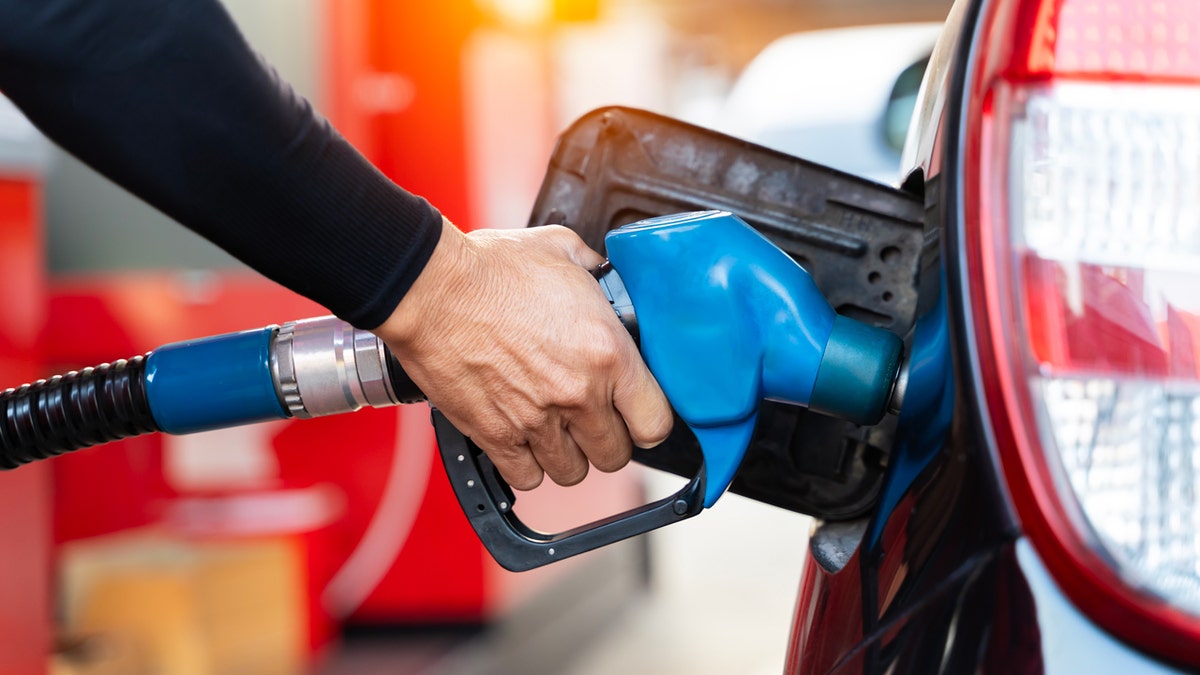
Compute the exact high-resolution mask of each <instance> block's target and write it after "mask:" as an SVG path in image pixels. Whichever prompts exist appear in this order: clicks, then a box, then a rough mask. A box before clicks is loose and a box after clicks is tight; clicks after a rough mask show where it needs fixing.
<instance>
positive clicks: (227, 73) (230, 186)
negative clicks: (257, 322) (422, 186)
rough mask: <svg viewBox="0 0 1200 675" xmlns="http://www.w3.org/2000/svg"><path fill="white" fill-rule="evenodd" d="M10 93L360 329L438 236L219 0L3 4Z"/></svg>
mask: <svg viewBox="0 0 1200 675" xmlns="http://www.w3.org/2000/svg"><path fill="white" fill-rule="evenodd" d="M0 91H3V92H4V93H5V94H6V95H8V96H9V97H10V98H11V99H13V101H14V102H15V103H16V104H17V105H18V106H19V107H21V108H22V109H23V110H24V111H25V113H26V114H27V115H28V116H29V117H30V119H32V120H33V121H34V123H35V124H37V125H38V126H39V127H40V128H41V129H42V130H43V131H44V132H45V133H46V134H47V135H48V136H49V137H50V138H51V139H53V140H54V141H55V142H57V143H59V144H60V145H62V146H63V147H64V148H65V149H67V150H68V151H70V152H71V153H72V154H75V155H76V156H78V157H79V158H80V159H82V160H83V161H85V162H87V163H88V164H90V165H92V166H93V167H94V168H96V169H97V170H98V171H100V172H101V173H103V174H105V175H106V176H108V177H109V178H111V179H112V180H114V181H115V182H117V183H118V184H120V185H122V186H123V187H125V188H126V189H128V190H130V191H131V192H133V193H134V194H136V195H138V196H139V197H141V198H142V199H144V200H146V201H147V202H149V203H150V204H152V205H153V206H155V207H157V208H158V209H160V210H161V211H163V212H164V213H166V214H167V215H169V216H171V217H172V218H174V219H176V220H178V221H179V222H181V223H183V224H184V225H186V226H187V227H189V228H191V229H193V230H195V231H197V232H199V233H200V234H201V235H203V236H205V237H206V238H208V239H210V240H212V241H214V242H215V243H217V244H218V245H220V246H221V247H223V248H225V249H226V250H228V251H230V252H231V253H233V254H234V255H236V256H237V257H239V258H241V259H242V260H243V261H245V262H246V263H248V264H249V265H250V266H251V267H254V268H255V269H257V270H259V271H260V272H262V273H264V274H266V275H267V276H269V277H271V278H272V279H275V280H276V281H278V282H280V283H282V284H283V285H285V286H287V287H289V288H291V289H293V290H295V291H297V292H299V293H302V294H304V295H306V296H308V297H311V298H313V299H314V300H316V301H318V302H320V303H321V304H323V305H325V306H326V307H329V308H330V309H331V310H333V311H334V312H335V313H337V314H338V315H339V316H341V317H343V318H345V319H347V320H349V321H350V322H352V323H354V324H355V325H358V326H361V327H364V328H374V327H375V326H376V325H378V324H379V323H381V322H383V320H384V319H386V318H387V317H388V315H389V314H390V313H391V311H392V309H394V307H395V306H396V303H397V302H399V300H400V298H401V297H402V296H403V294H404V293H405V292H406V291H407V289H408V288H409V287H410V286H411V285H412V283H413V281H414V280H415V279H416V277H417V275H418V274H419V273H420V271H421V269H422V267H423V265H424V264H425V262H426V261H427V260H428V257H429V255H430V253H431V252H432V250H433V248H434V246H435V245H436V243H437V240H438V236H439V233H440V231H441V217H440V216H439V215H438V214H437V212H436V211H435V210H434V209H433V208H432V207H430V206H429V205H428V204H427V203H426V202H425V201H424V200H422V199H419V198H417V197H415V196H413V195H411V194H409V193H407V192H405V191H404V190H402V189H400V188H398V187H397V186H395V185H394V184H393V183H391V181H389V180H388V179H387V178H386V177H384V176H383V175H381V174H380V173H379V172H378V171H376V170H375V169H374V168H373V167H372V166H371V165H370V164H369V163H368V162H367V161H366V160H365V159H364V158H362V156H361V155H359V154H358V153H357V151H355V150H354V148H353V147H351V146H350V145H349V144H348V143H347V142H346V141H345V139H343V138H342V137H341V136H340V135H338V134H337V132H336V131H334V130H333V129H332V128H330V126H329V125H328V123H327V122H326V121H325V120H324V119H322V118H321V117H320V116H318V115H317V114H315V113H314V112H313V110H312V109H311V107H310V106H309V104H308V102H307V101H305V100H304V99H303V98H301V97H299V96H298V95H296V94H295V93H294V92H293V91H292V90H291V88H290V87H289V86H288V85H287V84H286V83H284V82H282V81H280V80H279V79H278V78H277V77H276V76H275V74H274V72H272V71H271V70H270V69H269V68H268V67H266V66H265V65H264V64H263V63H262V62H261V60H260V59H259V58H258V56H257V55H256V54H255V53H254V52H253V50H251V49H250V47H249V46H248V45H247V44H246V43H245V41H244V40H243V39H242V37H241V35H240V34H239V33H238V31H237V29H236V27H235V26H234V24H233V22H232V21H231V19H230V18H229V16H228V15H227V14H226V12H225V11H224V9H223V8H222V7H221V6H220V5H219V4H218V3H217V2H216V1H215V0H182V1H179V2H169V1H164V0H122V1H121V2H96V1H95V0H0Z"/></svg>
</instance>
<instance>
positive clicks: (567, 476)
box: [550, 462, 588, 487]
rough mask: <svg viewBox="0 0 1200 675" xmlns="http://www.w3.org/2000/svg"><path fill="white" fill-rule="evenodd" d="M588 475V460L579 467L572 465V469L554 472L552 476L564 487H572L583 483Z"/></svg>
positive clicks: (552, 478)
mask: <svg viewBox="0 0 1200 675" xmlns="http://www.w3.org/2000/svg"><path fill="white" fill-rule="evenodd" d="M587 475H588V465H587V462H583V463H581V464H580V465H579V466H577V467H571V468H570V469H563V470H560V471H557V472H555V473H554V474H552V475H551V476H550V478H551V480H553V481H554V482H555V483H558V484H559V485H561V486H563V487H571V486H572V485H578V484H580V483H582V482H583V479H584V478H587Z"/></svg>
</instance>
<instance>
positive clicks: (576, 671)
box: [568, 475, 811, 675]
mask: <svg viewBox="0 0 1200 675" xmlns="http://www.w3.org/2000/svg"><path fill="white" fill-rule="evenodd" d="M671 481H673V479H667V478H664V477H661V476H657V475H652V476H651V477H650V483H651V492H652V494H656V492H655V491H656V490H660V491H661V490H662V489H661V488H658V487H656V485H657V484H662V483H670V482H671ZM810 526H811V520H810V519H809V518H807V517H805V516H801V515H799V514H796V513H791V512H788V511H784V510H782V509H778V508H775V507H772V506H767V505H765V504H761V503H759V502H755V501H752V500H749V499H745V498H743V497H740V496H738V495H732V494H727V495H725V496H724V497H722V498H721V501H720V502H718V503H717V505H716V506H714V507H713V508H712V509H711V510H709V511H708V512H706V513H702V514H700V515H699V516H697V517H695V518H692V519H691V520H688V521H686V522H683V523H679V524H676V525H673V526H671V527H667V528H665V529H663V530H660V531H658V532H655V533H653V534H652V535H650V536H651V537H652V539H651V547H652V548H651V551H652V560H653V565H654V572H653V574H654V578H653V582H652V585H651V589H650V592H649V594H648V595H647V596H646V597H644V598H642V599H639V600H637V601H635V604H634V606H633V607H631V608H630V609H629V610H628V613H627V614H626V615H625V616H624V617H623V618H622V619H621V620H620V621H618V622H617V623H616V624H615V625H614V626H613V627H612V628H611V629H610V630H609V631H608V633H607V634H606V635H604V636H603V637H601V638H599V639H598V640H597V641H596V642H595V644H593V645H592V646H591V647H590V648H589V649H588V650H587V651H586V652H585V653H584V654H583V655H582V656H581V658H580V660H579V663H578V665H577V666H576V667H574V668H572V669H571V670H570V671H569V673H568V675H610V674H611V673H656V674H658V675H676V674H678V675H710V674H711V675H718V674H720V675H726V674H728V673H744V674H748V675H760V674H761V675H767V674H777V673H780V672H782V670H783V661H784V657H785V652H786V650H787V641H788V638H789V632H790V631H789V629H790V627H791V620H792V610H793V608H794V603H795V599H796V591H797V589H798V588H799V583H800V565H801V561H802V560H803V557H804V555H805V551H806V550H807V543H808V533H809V528H810Z"/></svg>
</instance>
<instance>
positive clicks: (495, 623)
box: [0, 0, 950, 675]
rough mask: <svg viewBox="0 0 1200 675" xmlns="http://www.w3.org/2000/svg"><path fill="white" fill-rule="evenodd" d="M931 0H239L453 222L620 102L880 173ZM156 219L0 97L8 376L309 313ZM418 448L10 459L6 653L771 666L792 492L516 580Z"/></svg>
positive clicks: (408, 664)
mask: <svg viewBox="0 0 1200 675" xmlns="http://www.w3.org/2000/svg"><path fill="white" fill-rule="evenodd" d="M949 4H950V3H949V1H948V0H906V1H904V2H901V1H899V0H654V1H651V0H642V1H637V0H438V1H437V2H434V1H432V0H427V1H414V2H403V1H400V0H226V5H227V6H228V7H229V9H230V11H231V12H232V13H233V15H234V16H235V18H236V19H237V21H238V23H239V25H240V26H241V27H242V29H243V31H244V32H245V33H246V35H247V37H248V39H249V40H250V42H251V43H252V44H253V45H255V46H256V47H257V48H258V49H259V50H260V51H262V52H263V53H264V54H265V55H266V57H267V59H268V60H269V61H270V62H271V63H272V64H273V65H274V66H275V67H276V68H277V69H278V70H279V71H280V72H281V74H282V75H283V76H284V78H285V79H287V80H288V81H290V82H291V83H292V84H293V85H294V86H295V87H296V89H297V90H299V91H300V92H301V93H302V94H304V95H305V96H307V97H308V98H309V99H311V100H312V101H313V102H314V104H315V106H316V107H317V109H318V110H320V111H322V112H323V113H324V114H325V115H326V116H327V117H329V118H330V119H331V121H332V122H333V123H334V125H335V126H337V127H338V128H339V129H340V130H341V132H342V133H343V134H344V135H345V136H346V137H347V138H349V139H350V140H351V141H352V142H353V143H354V144H355V145H357V147H358V148H359V149H360V150H361V151H362V152H363V154H364V155H366V156H367V157H368V158H369V159H370V160H371V161H372V162H374V163H375V164H376V165H377V166H379V168H380V169H381V170H382V171H383V172H384V173H386V174H387V175H388V176H389V177H391V178H392V179H393V180H395V181H396V182H397V183H399V184H400V185H403V186H405V187H406V188H408V189H409V190H411V191H413V192H416V193H418V194H421V195H423V196H425V197H427V198H428V199H429V200H430V201H431V202H432V203H433V204H435V205H436V206H437V207H439V208H440V209H441V210H442V211H443V213H445V214H446V215H447V216H449V217H450V218H451V219H452V220H453V221H454V222H455V223H457V224H458V225H459V226H461V227H463V228H464V229H474V228H480V227H523V226H525V224H526V221H527V220H528V218H529V213H530V208H531V206H532V204H533V201H534V198H535V197H536V195H537V191H538V187H539V185H540V184H541V181H542V176H543V173H544V172H545V169H546V162H547V160H548V158H549V156H550V153H551V150H552V148H553V146H554V141H555V137H556V135H557V134H558V133H559V132H560V131H562V130H563V129H564V128H566V127H567V126H568V125H570V123H571V122H572V120H574V119H576V118H577V117H578V116H580V115H581V114H583V113H585V112H586V111H588V110H590V109H593V108H596V107H599V106H603V105H612V104H620V105H628V106H633V107H639V108H645V109H649V110H652V111H655V112H659V113H663V114H667V115H671V116H674V117H679V118H682V119H684V120H686V121H690V122H693V123H696V124H701V125H704V126H709V127H713V128H716V129H718V130H721V131H725V132H727V133H731V134H734V135H739V136H743V137H746V138H749V139H751V140H754V141H756V142H759V143H763V144H766V145H769V146H772V147H776V148H778V149H781V150H784V151H786V152H789V153H792V154H796V155H799V156H803V157H806V158H809V159H813V160H815V161H820V162H823V163H826V164H830V165H833V166H836V167H838V168H842V169H844V170H848V171H854V172H856V173H860V174H862V175H866V176H868V177H871V178H874V179H875V180H879V181H882V182H895V181H896V180H897V178H898V176H897V170H898V167H899V164H898V163H899V149H900V147H901V145H902V143H903V138H904V131H905V128H906V126H907V122H908V111H910V110H911V105H912V101H911V94H912V93H915V84H916V83H917V82H919V80H920V75H921V71H922V68H923V64H924V60H925V59H926V57H927V56H928V54H929V51H930V50H931V49H932V46H933V41H934V40H935V39H936V36H937V25H936V23H937V22H940V21H941V20H942V19H943V18H944V16H945V14H946V12H947V11H948V9H949ZM921 22H933V23H921ZM852 26H876V27H875V28H855V29H851V30H841V29H845V28H847V27H852ZM814 31H817V32H814ZM796 34H799V35H796ZM906 78H907V81H910V82H911V84H910V86H905V87H900V86H898V84H903V83H904V82H905V81H906ZM897 92H901V94H897ZM906 106H907V107H906ZM166 221H167V219H166V218H165V217H163V216H162V215H161V214H159V213H157V212H156V211H154V210H152V209H150V208H149V207H146V206H144V205H142V204H141V203H140V202H138V201H137V200H135V199H133V198H132V197H130V196H128V195H127V194H126V193H124V192H123V191H122V190H121V189H119V188H117V187H115V186H113V185H112V184H111V183H109V182H107V181H106V180H104V179H103V178H100V177H98V176H96V175H95V174H94V173H92V172H91V171H90V170H89V169H87V168H86V167H84V166H83V165H81V164H80V163H79V162H77V161H75V160H74V159H72V158H70V157H69V156H67V155H65V154H63V153H62V152H60V151H58V150H56V149H54V148H52V147H50V146H48V145H47V144H46V143H45V142H44V141H42V140H41V139H40V137H39V136H38V135H37V134H36V132H34V131H33V130H32V129H31V128H30V127H29V126H28V125H27V124H25V123H24V122H23V121H22V119H21V118H20V116H19V115H18V114H16V113H15V111H13V110H12V109H11V108H9V107H5V106H4V105H0V239H2V242H3V243H2V245H0V256H2V257H3V259H4V264H5V266H6V268H7V270H8V277H7V278H6V282H5V284H4V285H3V287H2V288H0V294H3V301H0V375H2V376H3V383H5V386H10V385H16V384H19V383H21V382H25V381H30V380H33V379H37V378H39V377H42V376H45V375H47V374H50V373H54V372H63V371H65V370H69V369H72V368H78V367H82V366H85V365H90V364H95V363H100V362H105V361H111V360H114V359H117V358H122V357H127V356H130V355H133V354H139V353H143V352H145V351H146V350H148V349H150V348H153V347H155V346H157V345H160V344H164V343H167V342H171V341H175V340H180V339H185V338H189V337H195V336H201V335H209V334H214V333H219V332H225V331H232V330H240V329H245V328H251V327H256V326H260V325H264V324H267V323H278V322H283V321H287V320H290V319H295V318H300V317H304V316H310V315H318V314H322V313H324V312H323V310H322V309H321V308H320V307H318V306H316V305H314V304H313V303H311V302H309V301H307V300H304V299H302V298H299V297H297V296H294V295H292V294H291V293H289V292H287V291H284V290H282V289H280V288H278V287H276V286H274V285H273V284H271V283H270V282H267V281H265V280H263V279H261V278H259V277H257V276H256V275H255V274H254V273H252V272H250V271H249V270H246V269H245V268H244V267H242V266H241V265H240V264H239V263H238V262H237V261H235V260H233V259H231V258H229V257H228V256H227V255H225V254H224V253H222V252H221V251H220V250H218V249H216V248H215V247H213V246H212V245H210V244H208V243H207V242H205V241H203V240H201V239H199V238H198V237H196V236H195V235H192V234H191V233H190V232H189V231H187V230H185V229H184V228H182V227H180V226H178V225H176V224H173V223H170V222H166ZM433 443H434V441H433V435H432V432H431V430H430V428H429V424H428V411H427V409H425V408H424V407H421V406H412V407H408V408H401V409H393V410H384V411H370V412H362V413H358V414H355V415H352V416H342V417H334V418H326V419H321V420H311V421H305V422H295V421H290V422H279V423H272V424H264V425H258V426H253V427H245V428H240V429H234V430H227V431H219V432H211V433H206V434H198V435H193V436H185V437H167V436H156V437H150V438H142V439H132V440H129V441H126V442H123V443H119V444H113V445H110V446H106V447H104V448H102V449H97V450H91V451H84V452H81V453H77V454H75V455H70V456H66V457H62V458H58V459H56V460H54V461H53V462H48V463H43V464H41V465H32V466H28V467H25V468H23V469H21V470H19V471H16V472H11V473H6V474H0V569H2V570H3V571H4V574H3V576H0V636H2V637H0V673H5V674H7V673H13V674H15V675H23V674H25V673H55V674H56V675H69V674H79V675H82V674H91V675H98V674H108V673H114V674H115V673H122V674H127V673H132V674H139V673H147V674H148V673H157V674H162V675H174V674H177V673H178V674H196V675H200V674H205V673H214V674H216V673H221V674H223V673H281V674H283V673H308V672H315V673H325V674H330V675H333V674H344V673H379V672H391V673H492V672H494V673H514V672H521V673H577V674H584V673H587V674H591V673H608V672H617V671H618V670H619V671H620V672H656V673H689V674H697V673H730V672H739V673H758V672H762V673H768V672H778V671H779V670H780V669H781V667H782V663H783V658H784V652H785V650H786V647H787V644H786V642H787V638H788V628H789V625H790V621H791V611H792V605H793V602H794V594H795V590H796V588H797V585H798V583H799V578H798V575H799V570H800V560H801V559H802V557H803V556H804V555H805V548H806V546H805V544H806V537H807V532H808V528H809V522H808V521H807V519H806V518H805V517H804V516H801V515H799V514H795V513H791V512H787V511H782V510H779V509H776V508H773V507H770V506H765V505H762V504H758V503H755V502H751V501H748V500H745V499H742V498H740V497H737V496H734V495H730V496H727V497H725V498H724V499H723V500H722V502H721V503H719V504H718V505H717V506H716V507H715V508H714V509H713V510H712V511H711V512H708V513H705V514H703V515H702V516H701V517H699V518H696V519H693V520H690V521H687V522H684V523H681V524H679V525H676V526H674V527H671V528H668V529H667V530H666V531H662V532H658V533H655V534H653V535H651V536H649V537H645V538H642V539H639V540H637V541H633V542H627V543H625V544H622V545H619V546H614V547H611V548H610V549H607V550H604V551H598V552H595V553H593V554H588V555H585V556H581V557H579V558H577V559H572V560H570V561H566V562H564V563H560V564H557V565H554V566H551V567H550V568H545V569H541V570H537V571H534V572H530V573H525V574H521V575H514V574H511V573H508V572H505V571H504V570H502V569H500V568H499V567H498V566H496V565H495V564H494V563H493V562H492V560H491V559H490V557H488V555H487V553H486V551H484V550H483V548H482V546H481V545H480V544H479V543H478V541H477V540H476V539H475V537H474V535H473V533H472V532H471V530H470V528H469V526H468V525H467V524H466V521H465V519H464V518H463V517H462V514H461V512H460V510H459V506H458V504H457V502H456V501H455V499H454V496H453V494H452V493H451V491H450V490H449V488H448V485H447V484H446V480H445V477H444V475H443V473H442V469H441V467H440V466H438V460H437V459H436V454H435V452H434V450H433ZM681 482H682V481H681V479H678V478H675V477H670V476H665V475H661V474H657V473H653V472H651V471H649V470H645V469H642V468H640V467H637V468H632V469H630V470H626V471H622V472H620V473H618V474H615V475H611V476H598V477H593V478H589V479H588V481H586V482H585V484H584V485H582V486H579V487H577V488H572V489H569V490H564V489H560V488H555V487H553V486H547V487H544V488H539V489H538V490H537V491H535V492H533V493H530V494H528V495H522V496H521V498H520V503H519V505H518V511H519V512H521V513H522V516H523V517H524V518H525V519H526V520H527V522H530V523H531V524H533V525H535V526H539V527H542V528H545V529H552V530H561V529H566V528H568V527H571V526H574V525H578V524H582V523H584V522H587V521H589V520H592V519H595V518H597V517H601V516H605V515H610V514H612V513H616V512H618V511H621V510H624V509H627V508H630V507H633V506H635V505H638V504H640V503H644V502H645V501H646V500H647V499H650V498H655V497H658V496H662V495H665V494H667V493H669V492H670V491H672V490H673V489H674V488H675V486H677V485H678V484H680V483H681Z"/></svg>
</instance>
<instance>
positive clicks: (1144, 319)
mask: <svg viewBox="0 0 1200 675" xmlns="http://www.w3.org/2000/svg"><path fill="white" fill-rule="evenodd" d="M1013 94H1014V100H1013V101H1012V104H1013V105H1012V107H1011V110H1012V111H1013V117H1012V124H1011V140H1010V143H1009V147H1010V164H1009V180H1010V188H1011V189H1010V190H1009V191H1008V209H1007V210H1008V213H1009V214H1010V225H1009V238H1010V241H1009V245H1010V246H1011V250H1012V252H1013V263H1014V265H1013V270H1012V279H1013V280H1014V281H1019V282H1021V283H1022V284H1023V285H1024V288H1023V289H1022V291H1021V292H1019V294H1018V296H1016V297H1024V298H1025V302H1024V303H1023V305H1024V307H1021V308H1018V311H1017V313H1016V315H1017V316H1018V317H1019V318H1020V320H1021V322H1022V323H1023V324H1024V326H1025V331H1023V335H1025V336H1026V337H1027V339H1028V342H1027V343H1026V345H1025V350H1024V351H1025V353H1026V358H1027V360H1028V361H1027V364H1026V372H1027V373H1028V376H1029V378H1028V381H1027V386H1029V387H1030V389H1031V392H1030V394H1031V398H1032V400H1033V401H1034V404H1035V406H1036V407H1037V409H1038V410H1037V414H1038V417H1039V419H1040V421H1041V423H1040V424H1039V431H1040V437H1041V442H1042V446H1043V448H1044V449H1045V450H1046V451H1048V453H1049V457H1048V459H1050V460H1051V462H1052V464H1054V465H1057V466H1058V467H1059V468H1060V469H1061V471H1062V474H1061V479H1060V483H1061V484H1060V485H1059V488H1060V489H1062V488H1065V489H1066V490H1065V491H1067V492H1068V493H1069V494H1070V495H1071V496H1072V497H1073V498H1074V500H1075V501H1077V503H1078V505H1079V507H1080V514H1081V515H1082V516H1083V518H1084V520H1085V521H1086V527H1087V528H1088V529H1090V530H1091V533H1092V534H1094V536H1095V539H1096V542H1095V543H1096V544H1097V545H1098V546H1099V547H1100V548H1101V549H1102V550H1103V553H1104V554H1105V555H1106V556H1108V557H1110V558H1111V559H1112V560H1113V562H1114V563H1116V567H1117V572H1118V573H1119V574H1121V575H1122V576H1123V577H1125V578H1126V579H1127V580H1128V581H1129V582H1130V583H1131V584H1133V585H1136V586H1138V587H1140V588H1144V589H1146V590H1148V591H1150V592H1152V593H1154V594H1156V595H1158V596H1160V597H1162V598H1163V599H1164V600H1165V601H1167V602H1169V603H1171V604H1173V605H1176V606H1178V607H1180V608H1182V609H1185V610H1187V611H1189V612H1194V613H1196V614H1200V386H1198V383H1197V382H1196V378H1197V370H1196V362H1197V360H1198V359H1197V358H1196V351H1197V346H1198V345H1200V341H1197V339H1196V336H1195V334H1194V333H1193V330H1195V329H1197V328H1200V92H1197V91H1196V90H1195V89H1193V88H1181V87H1160V86H1147V85H1130V84H1096V83H1066V84H1055V85H1047V86H1041V87H1035V88H1032V89H1017V90H1015V91H1013Z"/></svg>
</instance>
